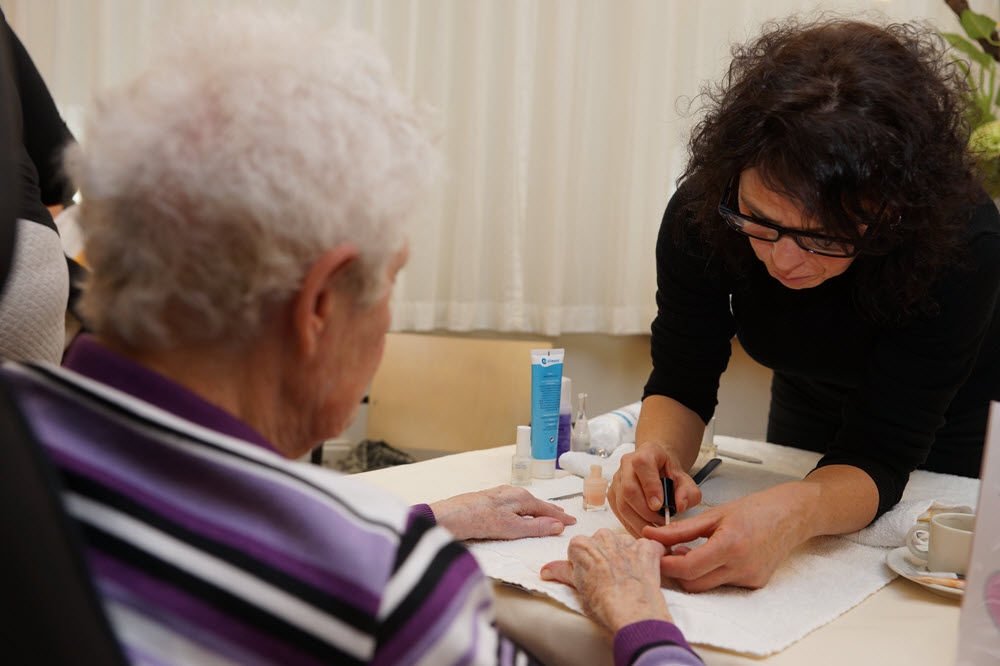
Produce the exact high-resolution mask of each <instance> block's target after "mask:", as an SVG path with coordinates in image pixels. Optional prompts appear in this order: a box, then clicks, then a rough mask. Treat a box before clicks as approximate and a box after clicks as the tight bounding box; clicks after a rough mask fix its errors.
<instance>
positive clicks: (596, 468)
mask: <svg viewBox="0 0 1000 666" xmlns="http://www.w3.org/2000/svg"><path fill="white" fill-rule="evenodd" d="M603 476H604V475H603V470H602V469H601V466H600V465H591V466H590V478H592V479H600V478H603Z"/></svg>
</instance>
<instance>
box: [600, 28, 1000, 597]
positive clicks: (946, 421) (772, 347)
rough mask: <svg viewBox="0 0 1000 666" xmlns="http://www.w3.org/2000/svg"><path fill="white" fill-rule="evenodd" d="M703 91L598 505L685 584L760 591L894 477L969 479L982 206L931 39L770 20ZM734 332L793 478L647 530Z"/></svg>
mask: <svg viewBox="0 0 1000 666" xmlns="http://www.w3.org/2000/svg"><path fill="white" fill-rule="evenodd" d="M733 55H734V58H733V61H732V64H731V66H730V68H729V71H728V73H727V75H726V76H725V78H724V79H723V81H722V82H721V84H719V85H717V86H715V87H714V88H711V89H708V90H706V91H705V92H704V99H706V100H707V102H708V105H707V111H706V113H705V114H704V116H703V117H702V118H701V120H700V122H699V123H698V124H697V125H696V127H695V128H694V131H693V133H692V138H691V141H690V146H689V152H690V159H689V162H688V166H687V169H686V171H685V173H684V175H683V176H682V178H681V179H680V181H679V187H678V191H677V193H676V194H675V195H674V197H673V198H672V200H671V201H670V204H669V205H668V207H667V210H666V213H665V215H664V218H663V224H662V227H661V229H660V237H659V240H658V242H657V249H656V261H657V269H658V270H657V274H658V277H657V307H658V314H657V317H656V319H655V321H654V322H653V325H652V358H653V371H652V373H651V375H650V377H649V381H648V383H647V384H646V387H645V393H644V399H643V405H642V412H641V416H640V419H639V423H638V427H637V430H636V447H637V448H636V452H635V453H633V454H631V455H629V456H626V457H625V458H624V459H623V460H622V465H621V468H620V470H619V472H618V474H617V475H616V476H615V478H614V481H613V483H612V485H611V489H610V492H609V497H610V499H611V505H612V507H613V508H614V511H615V513H616V514H617V515H618V517H619V518H620V519H621V520H622V522H623V523H624V524H625V525H626V527H628V529H629V530H630V531H631V532H633V533H635V534H641V535H643V536H646V537H648V538H655V539H656V540H658V541H660V542H661V543H663V544H664V545H665V546H668V547H671V546H674V545H676V544H682V543H686V542H688V541H691V540H692V539H695V538H698V537H707V538H708V541H707V542H706V543H705V544H703V545H702V546H700V547H698V548H695V549H693V550H688V549H687V548H685V547H679V548H675V549H674V552H673V554H671V555H668V556H667V557H665V558H664V559H663V560H662V563H661V570H662V572H663V573H664V574H666V575H667V576H669V577H672V578H675V579H677V580H678V582H679V583H680V584H681V585H682V586H683V587H684V588H685V589H687V590H691V591H696V590H704V589H709V588H713V587H716V586H718V585H723V584H735V585H742V586H746V587H760V586H763V585H764V584H765V583H766V582H767V581H768V579H769V578H770V576H771V574H772V573H773V572H774V570H775V568H776V567H777V566H778V564H780V562H781V561H782V560H783V559H784V558H785V557H786V556H787V554H788V553H789V552H790V551H791V550H792V549H793V548H794V547H795V546H797V545H798V544H800V543H802V542H804V541H806V540H807V539H809V538H811V537H814V536H818V535H825V534H842V533H849V532H854V531H856V530H859V529H861V528H863V527H865V526H866V525H868V524H869V523H870V522H872V521H873V520H874V519H875V518H877V517H879V516H880V515H882V514H883V513H884V512H885V511H887V510H888V509H890V508H891V507H892V506H893V505H895V504H896V503H897V502H898V501H899V499H900V497H901V495H902V492H903V489H904V488H905V486H906V483H907V481H908V478H909V474H910V472H911V471H912V470H914V469H917V468H920V469H928V470H933V471H937V472H944V473H949V474H960V475H965V476H972V477H975V476H978V474H979V468H980V461H981V457H982V451H983V443H984V439H985V434H986V418H987V409H988V407H989V402H990V400H1000V317H998V314H997V310H996V300H997V295H998V292H1000V216H998V213H997V208H996V206H995V205H994V203H993V202H992V201H990V200H989V198H988V197H987V195H986V194H985V192H984V191H983V189H982V186H981V184H980V182H979V179H978V177H977V176H976V175H975V170H974V166H973V159H972V155H970V153H969V151H968V149H967V147H966V146H967V140H968V136H969V127H968V124H967V122H966V120H965V115H964V114H965V109H966V107H965V102H964V100H965V94H966V87H965V86H966V84H965V80H964V78H963V75H962V72H961V70H959V69H958V68H957V67H956V66H955V65H954V64H953V62H952V60H951V58H950V56H949V55H948V54H947V52H946V51H945V49H944V47H943V45H942V43H941V41H940V38H938V37H937V36H936V34H935V33H933V32H932V31H930V30H929V29H924V28H919V27H915V26H912V25H890V26H886V27H880V26H876V25H871V24H867V23H861V22H856V21H849V20H843V19H836V20H825V21H821V22H817V23H813V24H809V25H805V26H802V25H798V24H796V23H794V22H787V23H782V24H772V25H769V26H768V27H767V28H766V30H765V31H764V34H763V35H762V36H761V37H759V38H758V39H756V40H755V41H753V42H752V43H749V44H746V45H742V46H737V47H735V48H734V51H733ZM733 335H736V336H737V337H738V338H739V341H740V343H741V344H742V345H743V347H744V349H746V351H747V353H748V354H749V355H750V356H751V357H752V358H754V359H755V360H757V361H758V362H760V363H761V364H763V365H765V366H767V367H769V368H771V369H773V370H774V375H773V377H774V378H773V382H772V386H771V408H770V414H769V419H768V432H767V439H768V441H771V442H774V443H777V444H784V445H788V446H794V447H798V448H805V449H810V450H814V451H818V452H821V453H823V454H824V455H823V457H822V458H821V459H820V461H819V463H818V465H817V466H816V468H815V469H814V470H813V471H812V472H811V473H810V474H809V475H808V476H806V478H805V479H803V480H801V481H796V482H790V483H785V484H782V485H779V486H775V487H773V488H770V489H768V490H766V491H762V492H759V493H755V494H753V495H750V496H747V497H745V498H742V499H740V500H738V501H735V502H731V503H728V504H726V505H723V506H719V507H715V508H712V509H709V510H707V511H705V512H704V513H702V514H700V515H698V516H696V517H693V518H690V519H687V520H682V521H678V522H675V523H673V524H670V525H666V526H663V527H658V525H661V524H662V523H663V518H661V517H660V516H659V515H658V509H659V508H660V507H661V506H662V503H663V496H662V495H663V493H662V486H661V484H660V481H659V479H660V477H661V476H669V477H671V478H672V479H673V481H674V485H675V489H676V490H675V500H676V503H677V509H678V510H679V511H684V510H685V509H687V508H688V507H691V506H694V505H696V504H697V503H698V502H699V501H700V500H701V492H700V491H699V490H698V487H697V485H695V484H694V482H693V481H692V480H691V478H690V477H689V476H688V474H687V473H686V471H687V470H688V469H689V468H690V467H691V465H692V464H693V463H694V461H695V458H696V456H697V453H698V448H699V443H700V441H701V436H702V432H703V429H704V427H705V423H707V422H708V420H709V419H710V418H711V416H712V413H713V412H714V410H715V405H716V402H717V398H716V394H717V390H718V384H719V376H720V375H721V374H722V372H723V371H724V370H725V368H726V364H727V362H728V358H729V353H730V340H731V338H732V337H733Z"/></svg>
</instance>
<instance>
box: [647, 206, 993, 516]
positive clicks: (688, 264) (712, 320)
mask: <svg viewBox="0 0 1000 666" xmlns="http://www.w3.org/2000/svg"><path fill="white" fill-rule="evenodd" d="M680 210H681V204H680V201H679V199H678V196H677V195H674V197H673V198H672V199H671V201H670V204H669V205H668V206H667V210H666V213H665V214H664V217H663V223H662V225H661V227H660V233H659V239H658V241H657V246H656V266H657V294H656V302H657V309H658V313H657V316H656V319H655V320H654V321H653V324H652V345H651V348H652V360H653V371H652V373H651V374H650V377H649V381H648V382H647V384H646V387H645V392H644V397H645V396H648V395H663V396H667V397H670V398H673V399H675V400H677V401H679V402H680V403H682V404H683V405H685V406H686V407H688V408H690V409H691V410H693V411H695V412H696V413H698V414H699V415H700V416H701V418H702V419H704V420H705V421H706V422H707V421H708V419H709V418H710V417H711V416H712V414H713V413H714V410H715V406H716V404H717V393H718V387H719V377H720V375H721V374H722V372H723V371H724V370H725V368H726V365H727V363H728V360H729V354H730V340H731V339H732V337H733V336H734V335H735V336H737V337H738V339H739V341H740V344H741V345H742V346H743V348H744V349H745V350H746V352H747V354H748V355H749V356H750V357H751V358H753V359H754V360H756V361H757V362H759V363H761V364H762V365H764V366H765V367H768V368H771V369H772V370H773V371H774V378H773V381H772V387H771V408H770V414H769V418H768V435H767V438H768V441H770V442H773V443H776V444H784V445H787V446H795V447H798V448H805V449H810V450H815V451H819V452H822V453H824V455H823V457H822V459H821V460H820V461H819V463H818V466H824V465H833V464H847V465H852V466H854V467H858V468H860V469H862V470H864V471H865V472H866V473H868V475H869V476H871V478H872V480H873V481H874V482H875V484H876V485H877V487H878V490H879V508H878V513H877V515H881V514H882V513H884V512H885V511H887V510H888V509H889V508H891V507H892V506H893V505H895V504H896V503H897V502H898V501H899V499H900V497H901V495H902V493H903V489H904V488H905V486H906V483H907V481H908V479H909V474H910V472H911V471H912V470H914V469H916V468H918V467H919V468H922V469H928V470H932V471H937V472H944V473H949V474H960V475H964V476H978V474H979V469H980V464H981V458H982V452H983V444H984V440H985V435H986V420H987V413H988V409H989V403H990V401H991V400H1000V312H998V309H997V307H996V302H997V296H998V293H1000V214H998V211H997V208H996V206H995V205H994V204H993V203H992V202H985V203H983V204H982V205H980V206H979V207H977V208H976V210H975V211H974V214H973V216H972V219H971V221H970V223H969V227H968V239H969V249H970V254H971V257H972V269H971V270H968V271H961V270H954V271H952V272H951V273H950V274H949V275H948V276H946V277H945V278H943V279H942V280H941V281H940V282H939V284H938V285H936V286H935V287H934V291H933V293H934V295H935V298H936V300H937V302H938V304H939V305H940V312H939V314H938V315H937V316H935V317H933V318H923V319H920V320H917V321H914V322H912V323H909V324H906V325H902V326H892V325H877V324H874V323H872V322H870V321H869V320H867V319H866V318H865V317H863V316H862V315H861V314H860V313H859V312H858V310H857V309H856V308H855V306H854V305H853V304H852V298H851V294H852V290H853V281H854V280H855V279H856V273H855V271H853V270H852V269H853V268H854V265H853V264H852V266H851V267H850V268H848V270H847V271H845V272H844V273H843V274H841V275H839V276H837V277H833V278H830V279H828V280H826V281H825V282H823V283H822V284H820V285H818V286H816V287H813V288H811V289H804V290H793V289H788V288H786V287H784V286H783V285H782V284H781V283H780V282H778V281H777V280H775V279H774V278H772V277H771V276H770V275H769V274H768V273H767V269H766V268H765V267H764V265H763V264H762V263H761V262H759V261H755V262H754V264H753V265H752V266H751V268H750V269H749V270H748V271H744V272H743V273H741V274H740V275H736V274H735V273H733V272H731V271H727V270H726V269H725V267H723V266H722V265H721V264H722V262H720V261H713V260H711V259H710V256H711V251H710V249H709V248H706V247H705V246H704V245H703V244H702V243H700V242H699V241H698V239H697V238H694V237H690V236H687V237H685V239H684V240H683V241H682V242H681V243H678V242H676V240H675V238H676V234H675V229H676V227H677V225H679V224H680V223H681V219H680V215H681V212H680ZM748 242H749V240H748Z"/></svg>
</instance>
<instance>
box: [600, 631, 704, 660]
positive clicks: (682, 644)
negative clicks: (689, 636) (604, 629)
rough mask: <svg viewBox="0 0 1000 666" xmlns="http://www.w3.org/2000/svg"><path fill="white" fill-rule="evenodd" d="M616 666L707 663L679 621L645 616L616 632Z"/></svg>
mask: <svg viewBox="0 0 1000 666" xmlns="http://www.w3.org/2000/svg"><path fill="white" fill-rule="evenodd" d="M614 651H615V666H704V662H702V660H701V659H700V658H699V657H698V655H697V654H695V652H694V650H692V649H691V646H690V645H688V642H687V641H686V640H685V639H684V634H682V633H681V630H680V629H678V628H677V626H676V625H674V624H671V623H670V622H662V621H660V620H645V621H643V622H636V623H634V624H630V625H628V626H627V627H624V628H622V629H621V630H620V631H619V632H618V633H617V634H615V645H614Z"/></svg>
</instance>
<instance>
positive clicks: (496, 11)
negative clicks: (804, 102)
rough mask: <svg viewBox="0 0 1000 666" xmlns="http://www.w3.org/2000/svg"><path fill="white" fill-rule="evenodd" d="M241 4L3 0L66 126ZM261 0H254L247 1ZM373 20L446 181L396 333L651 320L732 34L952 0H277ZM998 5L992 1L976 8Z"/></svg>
mask: <svg viewBox="0 0 1000 666" xmlns="http://www.w3.org/2000/svg"><path fill="white" fill-rule="evenodd" d="M250 2H251V0H244V1H243V2H240V1H239V0H228V1H224V0H197V1H196V0H186V1H181V0H0V7H3V9H4V11H5V13H6V15H7V19H8V21H9V22H10V24H11V25H12V27H13V28H14V30H15V32H17V33H18V35H19V36H20V38H21V39H22V41H24V42H25V44H26V46H27V48H28V50H29V52H30V53H31V54H32V56H33V58H34V59H35V61H36V64H37V65H38V66H39V69H40V71H41V72H42V75H43V76H44V77H45V79H46V81H47V82H48V84H49V86H50V88H51V90H52V92H53V95H54V97H55V99H56V101H57V103H58V104H59V106H60V109H61V110H62V112H63V114H64V117H66V118H67V120H68V122H69V123H70V126H71V128H72V129H74V131H75V132H76V133H77V134H78V133H79V119H80V114H81V109H82V108H83V107H84V106H85V104H86V103H87V101H88V99H89V97H90V95H91V92H92V91H94V90H96V89H100V88H101V87H104V86H106V85H109V84H113V83H117V82H119V81H122V80H124V79H126V78H128V77H130V76H131V75H132V74H134V73H135V72H136V71H138V70H139V69H140V68H141V66H142V64H143V61H144V58H145V57H146V51H145V48H146V45H147V44H149V42H150V41H151V40H152V39H153V38H154V37H155V34H156V33H157V31H159V30H161V29H162V27H163V26H166V25H168V24H169V23H170V21H171V19H172V17H174V16H175V15H176V14H177V12H180V11H183V10H184V8H185V7H187V6H205V5H208V4H212V3H214V4H248V3H250ZM258 4H268V3H261V2H259V0H258ZM269 4H281V5H282V6H286V7H287V8H288V10H289V11H300V12H308V13H310V14H312V15H314V16H315V19H316V20H317V21H325V22H336V21H346V22H348V23H351V24H354V25H356V26H358V27H360V28H362V29H364V30H366V31H368V32H371V33H372V34H373V35H375V37H376V38H377V40H378V41H379V42H380V43H381V44H382V46H383V47H384V49H385V50H386V52H387V53H388V55H389V58H390V59H391V61H392V62H393V64H394V67H395V70H396V72H397V76H398V77H399V79H400V81H401V82H402V83H403V85H404V86H405V87H406V88H407V89H409V90H410V91H412V93H413V95H414V96H415V97H416V98H417V99H418V100H420V101H421V102H422V103H425V104H427V105H429V106H431V107H432V108H434V109H436V111H437V117H438V120H439V125H440V127H439V129H440V137H441V145H442V148H443V150H444V152H445V154H446V156H447V160H448V164H449V172H448V177H447V179H446V180H445V182H444V183H442V185H441V186H440V188H438V189H437V190H436V191H435V192H434V193H433V196H432V197H431V198H430V200H429V201H428V202H427V205H426V206H425V207H424V208H423V209H422V210H421V211H419V213H418V214H417V215H416V218H417V219H416V220H415V222H414V224H413V227H412V231H411V260H410V263H409V265H408V267H407V268H406V269H405V271H404V272H403V274H402V276H401V279H400V281H399V283H398V285H397V288H396V292H395V296H394V321H393V327H394V328H395V329H397V330H421V331H426V330H434V329H439V330H450V331H462V332H465V331H474V330H490V331H500V332H511V333H530V334H541V335H547V336H555V335H559V334H563V333H607V334H635V333H646V332H648V330H649V324H650V322H651V321H652V318H653V315H654V314H655V305H654V300H653V298H654V293H655V266H654V257H653V248H654V244H655V240H656V233H657V229H658V227H659V222H660V217H661V215H662V212H663V208H664V206H665V205H666V202H667V200H668V199H669V197H670V195H671V194H672V192H673V190H674V185H675V182H674V181H675V180H676V178H677V176H678V175H679V173H680V171H681V169H682V168H683V164H684V160H685V146H684V141H685V137H686V131H687V129H688V127H689V126H690V123H691V121H692V117H693V116H692V113H691V108H690V102H692V101H693V100H694V98H695V96H696V95H697V93H698V91H699V88H700V86H701V85H702V84H703V82H705V81H707V80H713V79H715V78H717V77H718V76H719V74H721V72H722V71H723V69H724V67H725V65H726V62H727V60H728V52H729V44H730V43H731V42H732V41H742V40H744V39H745V38H746V37H747V36H748V35H752V34H753V33H754V32H755V31H756V29H757V28H758V26H759V25H760V23H761V22H762V21H764V20H766V19H769V18H775V17H781V16H785V15H787V14H790V13H803V12H805V13H808V14H815V13H817V12H820V11H825V12H834V13H838V14H846V13H850V14H857V13H858V12H864V14H863V15H864V16H866V17H868V18H873V19H879V18H889V19H893V20H929V21H931V22H932V23H933V24H934V25H937V26H940V27H941V28H943V29H947V30H952V31H959V30H960V28H959V26H958V23H957V20H956V19H955V18H954V16H953V15H952V14H951V11H950V10H949V9H948V7H947V5H946V4H945V2H944V0H884V1H877V0H854V1H848V0H843V1H840V2H829V1H828V2H816V1H815V0H813V1H810V2H806V1H802V0H770V1H765V0H698V1H693V0H353V1H349V0H341V1H336V0H313V1H306V0H300V1H297V2H295V1H291V0H289V1H285V2H281V3H278V2H277V0H273V2H272V3H269ZM972 6H973V8H974V9H976V10H977V11H981V12H984V13H988V14H991V15H993V16H996V15H997V2H992V1H991V2H976V1H975V0H974V1H973V3H972Z"/></svg>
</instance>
